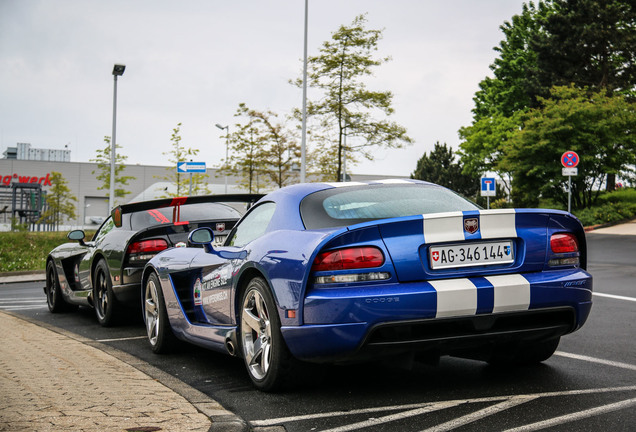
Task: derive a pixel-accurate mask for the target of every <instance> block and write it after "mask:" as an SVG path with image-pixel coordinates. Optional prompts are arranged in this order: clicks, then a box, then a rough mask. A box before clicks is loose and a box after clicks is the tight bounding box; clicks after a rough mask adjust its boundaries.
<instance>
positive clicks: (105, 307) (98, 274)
mask: <svg viewBox="0 0 636 432" xmlns="http://www.w3.org/2000/svg"><path fill="white" fill-rule="evenodd" d="M93 306H94V307H95V316H96V317H97V321H98V322H99V323H100V324H101V325H102V326H103V327H110V326H112V325H113V324H115V321H116V318H117V317H116V313H117V310H118V305H117V300H116V299H115V294H114V293H113V283H112V281H111V279H110V271H109V270H108V264H106V261H105V260H103V259H101V260H99V262H98V263H97V267H96V268H95V277H94V279H93Z"/></svg>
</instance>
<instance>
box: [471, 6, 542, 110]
mask: <svg viewBox="0 0 636 432" xmlns="http://www.w3.org/2000/svg"><path fill="white" fill-rule="evenodd" d="M552 13H553V10H552V7H551V4H550V3H546V2H543V1H539V2H538V4H537V5H536V6H535V4H534V3H533V2H530V3H529V4H525V3H524V4H523V6H522V12H521V14H519V15H514V16H513V17H512V19H511V20H510V21H505V22H504V23H503V24H502V25H501V26H500V27H499V28H500V30H501V31H502V33H503V34H504V39H503V40H502V41H501V42H500V43H499V46H498V47H495V48H493V49H494V50H495V51H496V52H498V53H499V57H497V58H496V59H495V61H494V62H493V64H492V65H490V69H491V70H492V72H493V75H494V77H486V78H484V80H483V81H481V82H480V83H479V90H478V91H477V92H476V93H475V97H474V98H473V100H474V101H475V108H474V109H473V114H474V122H475V123H476V122H478V121H479V120H481V119H484V118H497V117H498V118H501V117H502V116H503V117H510V116H512V115H513V114H514V113H516V112H518V111H523V110H525V109H526V108H528V107H532V106H536V100H535V98H534V96H535V95H534V94H533V93H531V92H530V89H531V88H534V87H536V85H535V84H533V80H534V79H535V77H534V76H533V73H534V71H536V69H537V53H535V52H534V51H532V50H530V49H529V46H530V44H531V43H532V41H533V40H535V39H536V38H538V37H539V35H540V34H541V33H542V31H543V27H542V22H543V20H544V18H545V17H547V16H550V15H551V14H552Z"/></svg>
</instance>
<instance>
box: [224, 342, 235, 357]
mask: <svg viewBox="0 0 636 432" xmlns="http://www.w3.org/2000/svg"><path fill="white" fill-rule="evenodd" d="M225 349H227V352H228V353H229V354H230V355H231V356H234V355H236V347H235V346H234V344H233V343H232V341H231V340H229V339H228V340H226V341H225Z"/></svg>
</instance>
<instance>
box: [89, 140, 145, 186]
mask: <svg viewBox="0 0 636 432" xmlns="http://www.w3.org/2000/svg"><path fill="white" fill-rule="evenodd" d="M104 143H106V146H105V147H104V148H103V149H98V150H97V156H95V158H94V159H90V161H91V162H95V163H97V170H93V171H91V174H95V173H96V172H97V173H98V174H97V175H96V176H95V178H96V179H97V180H99V181H100V183H101V186H99V187H98V188H97V189H98V190H106V191H107V193H106V196H110V162H111V160H110V151H111V144H110V137H109V136H105V137H104ZM120 148H121V146H120V145H119V144H116V145H115V198H123V197H125V196H126V195H128V194H130V191H129V190H127V189H125V188H123V187H122V186H128V182H129V181H130V180H135V177H133V176H125V175H122V173H123V171H124V169H126V166H125V165H124V162H126V160H127V159H128V156H124V155H122V154H121V152H119V151H118V150H119V149H120ZM118 186H119V187H118Z"/></svg>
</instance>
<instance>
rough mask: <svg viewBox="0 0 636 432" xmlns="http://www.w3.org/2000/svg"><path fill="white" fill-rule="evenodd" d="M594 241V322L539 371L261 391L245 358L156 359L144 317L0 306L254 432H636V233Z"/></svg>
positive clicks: (328, 377)
mask: <svg viewBox="0 0 636 432" xmlns="http://www.w3.org/2000/svg"><path fill="white" fill-rule="evenodd" d="M588 242H589V245H590V257H589V270H590V271H591V273H592V274H593V276H594V289H595V294H594V306H593V309H592V314H591V316H590V318H589V320H588V322H587V324H586V325H585V326H584V327H583V329H581V330H580V331H578V332H576V333H574V334H571V335H568V336H566V337H564V338H562V342H561V345H560V346H559V350H558V351H557V353H556V354H555V355H554V356H553V357H552V358H550V359H549V360H548V361H546V362H545V363H544V364H542V365H540V366H538V367H526V368H515V369H507V368H496V367H492V366H488V365H486V364H484V363H480V362H475V361H469V360H463V359H453V358H444V359H442V361H441V362H440V364H439V365H427V364H423V363H416V364H414V365H413V367H412V368H410V369H405V368H396V367H389V366H388V365H386V364H381V363H378V364H376V363H373V364H365V365H357V366H316V367H308V368H307V369H306V370H305V371H304V375H303V377H302V379H301V381H300V382H298V383H297V385H296V386H294V388H293V389H291V390H288V391H287V392H284V393H278V394H264V393H260V392H257V391H255V390H254V389H253V388H252V387H251V385H250V382H249V379H248V378H247V376H246V374H245V371H244V370H243V365H242V363H241V361H239V360H236V359H232V358H229V357H226V356H223V355H220V354H216V353H212V352H209V351H205V350H202V349H199V348H196V347H191V346H185V347H184V349H183V350H182V351H181V352H180V353H178V354H174V355H168V356H157V355H154V354H152V353H151V352H150V350H149V348H148V346H147V342H146V340H145V331H144V328H143V325H142V324H141V322H140V321H139V320H131V321H130V322H128V323H126V324H124V325H122V326H119V327H116V328H111V329H104V328H101V327H99V325H98V324H97V323H96V321H95V319H94V317H93V315H92V312H91V311H89V310H80V311H79V312H77V313H72V314H62V315H52V314H50V313H49V312H48V310H47V309H46V302H45V298H44V295H43V293H42V290H41V286H42V282H24V283H20V282H17V283H10V284H4V285H0V309H3V310H6V311H11V313H13V314H17V315H19V316H23V317H25V318H26V319H28V320H30V321H32V322H36V323H38V322H40V323H43V324H46V325H48V326H55V327H58V328H61V329H64V331H68V332H72V333H73V334H77V335H79V336H81V337H83V338H86V339H88V340H91V341H92V342H91V344H92V345H93V346H96V347H100V346H103V347H107V348H108V349H109V350H110V349H112V348H115V349H116V350H118V351H119V352H123V353H125V354H126V355H128V356H130V355H132V357H133V358H134V359H135V361H138V362H143V363H146V364H149V365H151V366H152V367H154V368H157V369H158V370H160V371H162V373H165V374H167V376H170V377H173V378H177V379H178V380H179V381H181V382H183V383H184V384H185V385H187V386H190V387H192V388H194V389H196V390H197V391H199V392H201V393H202V394H205V395H207V396H208V397H209V398H211V399H213V400H215V401H218V402H220V404H221V405H222V406H223V407H225V408H226V409H227V410H229V411H230V412H232V413H234V414H236V415H237V416H238V417H239V418H241V419H242V420H243V421H244V422H245V427H246V428H250V429H253V430H257V431H282V430H285V431H312V430H315V431H351V430H365V431H367V430H368V431H384V430H386V431H389V430H390V431H395V430H400V431H448V430H453V431H455V430H457V431H483V430H489V431H515V432H516V431H534V430H548V431H597V430H612V431H632V430H634V428H635V427H636V410H635V409H634V406H636V343H635V342H634V338H633V335H634V330H635V324H634V316H636V314H635V312H636V285H635V284H634V280H636V268H635V267H634V265H633V263H634V262H636V237H634V236H625V235H616V234H612V233H601V232H599V233H592V234H589V235H588ZM87 367H97V366H96V365H87ZM5 396H6V395H5Z"/></svg>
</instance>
